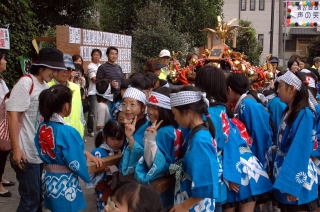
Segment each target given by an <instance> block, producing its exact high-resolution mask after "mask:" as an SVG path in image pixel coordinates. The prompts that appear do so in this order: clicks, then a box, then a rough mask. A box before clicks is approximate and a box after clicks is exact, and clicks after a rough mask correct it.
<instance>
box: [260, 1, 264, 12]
mask: <svg viewBox="0 0 320 212" xmlns="http://www.w3.org/2000/svg"><path fill="white" fill-rule="evenodd" d="M259 10H264V0H259Z"/></svg>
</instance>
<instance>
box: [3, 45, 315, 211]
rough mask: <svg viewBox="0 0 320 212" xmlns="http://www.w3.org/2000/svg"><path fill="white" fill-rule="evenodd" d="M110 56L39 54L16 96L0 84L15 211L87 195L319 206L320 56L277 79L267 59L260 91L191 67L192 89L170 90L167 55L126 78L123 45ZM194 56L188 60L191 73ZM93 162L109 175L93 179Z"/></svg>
mask: <svg viewBox="0 0 320 212" xmlns="http://www.w3.org/2000/svg"><path fill="white" fill-rule="evenodd" d="M102 54H103V53H102V52H101V51H100V50H99V49H93V50H92V53H91V57H92V61H91V63H90V64H89V65H88V66H87V67H85V68H84V67H83V66H84V65H83V60H82V58H81V57H80V56H79V55H74V56H71V55H68V54H64V53H62V52H61V51H59V50H58V49H55V48H43V49H41V50H40V52H39V54H38V57H37V59H36V60H34V61H33V63H32V66H31V68H30V74H27V75H23V76H22V77H21V78H20V79H19V80H18V82H17V83H16V84H15V85H14V87H13V88H12V90H11V91H9V89H8V88H7V86H6V84H5V81H4V79H3V78H1V79H0V103H1V106H0V107H1V111H0V150H1V151H0V179H1V183H0V196H1V197H10V196H11V193H10V191H8V190H7V189H6V188H5V187H4V186H10V185H14V183H13V182H11V181H8V180H6V179H4V178H3V177H2V176H3V174H4V168H5V164H6V161H7V158H8V156H9V154H10V152H11V154H10V156H9V158H10V162H11V166H12V168H13V169H14V171H15V173H16V178H17V181H18V183H19V194H20V202H19V206H18V208H17V211H19V212H22V211H28V212H29V211H30V212H36V211H41V210H42V208H46V209H49V210H50V211H52V212H62V211H66V212H73V211H80V210H83V209H85V208H86V201H85V198H84V195H83V192H82V190H83V189H86V188H94V189H95V193H96V199H97V201H96V204H97V210H98V211H108V212H109V211H121V212H127V211H128V212H138V211H139V212H144V211H145V212H147V211H150V212H151V211H152V212H161V211H170V212H182V211H194V212H199V211H224V212H233V211H241V212H250V211H252V212H253V211H317V210H319V209H320V204H319V201H318V177H319V175H318V173H320V148H319V146H318V138H319V135H320V121H319V120H320V119H319V118H318V117H319V116H318V113H319V112H320V106H319V104H318V100H317V99H318V93H319V92H318V79H319V71H320V58H315V59H314V66H313V67H309V68H306V67H307V64H306V61H303V60H302V59H301V58H300V57H299V56H293V57H292V58H290V60H289V62H288V66H287V70H282V71H280V70H278V64H279V60H278V58H276V57H271V58H269V62H270V63H271V64H272V65H273V67H274V73H273V74H274V75H275V78H274V80H272V81H270V84H269V86H267V87H265V88H259V89H257V90H252V89H251V83H252V82H251V81H250V80H249V79H248V78H247V76H245V75H244V74H242V73H233V72H226V71H225V70H222V69H220V68H218V67H216V66H213V65H210V64H207V65H204V66H203V67H201V68H199V69H197V70H194V73H195V75H194V76H195V78H194V80H193V84H190V85H187V86H182V85H173V84H172V83H171V82H170V81H168V75H169V71H170V70H169V67H168V65H169V63H170V60H171V54H170V51H168V50H162V51H161V52H160V54H159V58H155V59H150V60H148V62H147V63H146V64H145V66H144V70H143V71H141V72H135V73H132V74H131V75H130V76H127V77H126V76H125V75H124V74H123V72H122V69H121V67H120V66H119V65H118V64H117V63H116V62H117V57H118V49H117V48H115V47H109V48H108V49H107V51H106V55H107V58H108V61H107V62H106V63H104V64H101V62H100V58H101V57H102ZM0 59H1V60H0V72H3V71H5V70H6V63H7V62H6V55H5V53H4V52H0ZM197 59H198V55H197V54H189V55H188V57H187V60H186V65H188V64H190V62H191V61H192V60H197ZM174 63H177V61H174ZM86 116H87V118H86ZM85 135H87V136H91V137H94V141H95V147H96V148H95V149H93V150H92V151H86V150H85V142H86V141H85V138H86V137H85ZM119 153H122V158H121V160H120V163H119V164H114V165H111V166H107V167H104V165H103V159H102V158H105V157H108V156H113V155H117V154H119ZM89 162H93V163H95V164H96V166H97V167H103V171H99V172H96V173H89V172H88V165H87V164H88V163H89ZM168 176H173V177H174V179H175V180H174V182H175V183H172V186H170V187H169V188H168V189H166V190H165V191H164V192H161V193H159V191H156V190H155V189H154V188H153V187H152V186H151V183H152V182H154V181H156V180H158V179H163V178H166V179H167V180H169V179H172V178H170V177H168ZM79 178H80V179H81V180H83V181H84V182H85V183H86V188H81V186H80V182H79ZM318 208H319V209H318Z"/></svg>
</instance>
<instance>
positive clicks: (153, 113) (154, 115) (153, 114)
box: [147, 105, 159, 123]
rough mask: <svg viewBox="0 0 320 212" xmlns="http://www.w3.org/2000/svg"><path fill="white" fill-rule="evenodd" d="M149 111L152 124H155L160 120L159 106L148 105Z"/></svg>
mask: <svg viewBox="0 0 320 212" xmlns="http://www.w3.org/2000/svg"><path fill="white" fill-rule="evenodd" d="M147 111H148V116H149V119H150V121H151V123H154V122H155V121H157V120H159V110H158V107H157V106H154V105H148V110H147Z"/></svg>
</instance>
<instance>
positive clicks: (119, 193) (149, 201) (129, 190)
mask: <svg viewBox="0 0 320 212" xmlns="http://www.w3.org/2000/svg"><path fill="white" fill-rule="evenodd" d="M112 196H113V198H114V199H115V201H117V202H119V203H120V204H127V205H128V211H129V212H149V211H152V212H161V211H162V203H161V199H160V195H159V193H158V192H157V191H156V190H154V188H152V187H151V185H146V184H140V183H137V182H134V181H132V180H130V181H129V182H124V183H122V184H121V185H120V186H118V187H117V188H116V190H115V191H114V193H113V195H112Z"/></svg>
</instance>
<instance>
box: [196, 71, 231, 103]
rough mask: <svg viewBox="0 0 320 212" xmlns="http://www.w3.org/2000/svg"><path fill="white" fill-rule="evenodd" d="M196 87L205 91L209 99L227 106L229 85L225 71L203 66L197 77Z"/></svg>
mask: <svg viewBox="0 0 320 212" xmlns="http://www.w3.org/2000/svg"><path fill="white" fill-rule="evenodd" d="M195 84H196V86H197V87H198V88H200V89H201V90H203V91H205V92H206V93H207V95H208V98H209V99H210V98H213V99H214V100H215V101H217V102H220V103H223V104H225V103H226V102H227V84H226V78H225V75H224V73H223V71H222V70H221V69H219V68H217V67H213V66H211V65H206V66H203V67H202V68H201V69H200V70H199V71H198V72H197V75H196V82H195Z"/></svg>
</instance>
